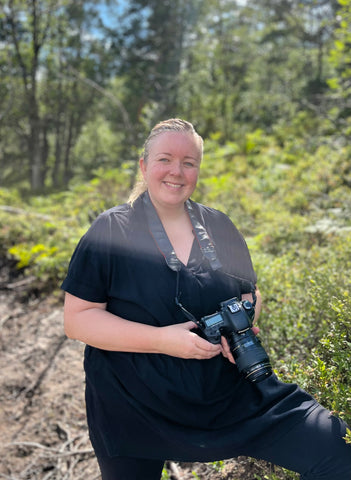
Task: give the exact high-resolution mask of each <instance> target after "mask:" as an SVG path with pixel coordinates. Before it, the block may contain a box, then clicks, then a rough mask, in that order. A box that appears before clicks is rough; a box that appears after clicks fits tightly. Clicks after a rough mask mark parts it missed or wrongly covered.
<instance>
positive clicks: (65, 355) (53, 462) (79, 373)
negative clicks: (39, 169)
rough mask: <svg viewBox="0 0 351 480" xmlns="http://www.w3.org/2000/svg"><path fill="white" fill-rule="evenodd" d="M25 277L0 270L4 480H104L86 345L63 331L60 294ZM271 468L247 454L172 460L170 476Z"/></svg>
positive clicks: (216, 477) (255, 474)
mask: <svg viewBox="0 0 351 480" xmlns="http://www.w3.org/2000/svg"><path fill="white" fill-rule="evenodd" d="M27 282H28V280H26V279H21V278H15V279H11V276H10V275H8V274H6V275H5V274H4V273H2V275H1V281H0V334H1V337H0V370H1V379H0V382H1V383H0V438H1V444H0V459H1V465H0V478H2V479H8V480H23V479H30V480H80V479H84V480H95V479H99V478H100V475H99V470H98V467H97V463H96V460H95V458H94V455H93V452H92V448H91V445H90V442H89V438H88V433H87V427H86V418H85V406H84V374H83V366H82V356H83V348H84V346H83V345H82V344H81V343H79V342H76V341H72V340H69V339H67V338H66V337H65V335H64V332H63V318H62V297H61V296H57V294H56V295H51V296H49V297H48V298H41V299H38V298H37V295H35V294H33V293H32V294H28V283H27ZM272 468H274V467H272V466H270V465H267V464H265V463H264V462H253V461H252V460H250V459H246V458H244V457H243V458H241V457H240V458H238V459H236V460H231V461H225V462H223V464H221V465H214V464H201V463H194V464H177V463H173V462H167V464H166V469H167V470H166V472H165V475H164V477H165V478H168V479H173V480H177V479H182V480H188V479H200V480H209V479H211V480H220V479H221V480H224V479H226V480H251V479H252V480H260V479H263V478H267V477H264V475H265V474H266V473H267V472H268V471H269V470H271V469H272ZM275 478H278V477H275ZM279 478H284V477H279ZM145 480H147V479H145Z"/></svg>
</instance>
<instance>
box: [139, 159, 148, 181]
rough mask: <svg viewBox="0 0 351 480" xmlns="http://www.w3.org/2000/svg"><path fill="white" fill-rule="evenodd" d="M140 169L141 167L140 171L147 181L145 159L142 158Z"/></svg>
mask: <svg viewBox="0 0 351 480" xmlns="http://www.w3.org/2000/svg"><path fill="white" fill-rule="evenodd" d="M139 167H140V171H141V173H142V175H143V178H144V180H145V176H146V162H145V160H144V158H143V157H141V158H140V159H139Z"/></svg>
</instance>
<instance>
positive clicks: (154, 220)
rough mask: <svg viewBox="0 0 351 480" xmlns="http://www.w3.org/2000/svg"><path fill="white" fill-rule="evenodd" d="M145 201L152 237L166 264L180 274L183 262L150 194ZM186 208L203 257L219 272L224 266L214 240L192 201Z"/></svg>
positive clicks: (147, 194) (145, 195) (144, 197)
mask: <svg viewBox="0 0 351 480" xmlns="http://www.w3.org/2000/svg"><path fill="white" fill-rule="evenodd" d="M143 201H144V205H145V210H146V216H147V221H148V225H149V230H150V232H151V235H152V236H153V238H154V240H155V242H156V244H157V246H158V248H159V250H160V251H161V252H162V254H163V256H164V257H165V260H166V263H167V265H168V266H169V268H170V269H171V270H173V271H175V272H178V271H179V270H180V269H181V262H180V260H179V259H178V257H177V255H176V253H175V251H174V249H173V247H172V244H171V242H170V241H169V238H168V237H167V233H166V232H165V229H164V228H163V225H162V222H161V220H160V219H159V216H158V215H157V212H156V210H155V207H154V206H153V204H152V202H151V200H150V196H149V193H148V192H145V194H144V196H143ZM185 206H186V209H187V212H188V214H189V218H190V221H191V224H192V226H193V231H194V233H195V237H196V239H197V241H198V243H199V246H200V249H201V252H202V255H203V256H204V257H205V258H206V259H207V260H208V261H209V264H210V265H211V268H212V270H218V269H219V268H221V266H222V264H221V262H220V261H219V259H218V258H217V254H216V249H215V246H214V244H213V242H212V240H211V239H210V237H209V235H208V233H207V231H206V229H205V227H204V226H203V225H202V224H201V223H200V221H199V220H198V219H197V217H196V215H195V212H194V209H193V206H192V204H191V202H190V200H187V202H186V203H185Z"/></svg>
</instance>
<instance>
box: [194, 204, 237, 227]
mask: <svg viewBox="0 0 351 480" xmlns="http://www.w3.org/2000/svg"><path fill="white" fill-rule="evenodd" d="M191 205H192V207H193V209H194V210H195V211H196V213H197V214H198V215H199V216H200V217H201V218H202V220H203V221H204V223H205V224H206V223H214V224H217V225H219V226H223V227H225V226H226V225H227V226H228V227H230V228H232V227H234V224H233V222H232V220H231V219H230V218H229V216H228V215H227V214H226V213H224V212H222V211H221V210H218V209H216V208H213V207H209V206H208V205H204V204H202V203H198V202H194V201H191Z"/></svg>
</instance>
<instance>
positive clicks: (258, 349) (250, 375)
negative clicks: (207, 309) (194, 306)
mask: <svg viewBox="0 0 351 480" xmlns="http://www.w3.org/2000/svg"><path fill="white" fill-rule="evenodd" d="M254 316H255V308H254V306H253V305H252V303H251V302H250V301H249V300H242V301H241V300H238V298H236V297H234V298H231V299H229V300H226V301H224V302H221V303H220V309H219V311H218V312H216V313H214V314H212V315H207V316H205V317H202V318H201V320H199V321H198V327H199V328H200V331H201V332H202V335H203V336H204V337H205V338H206V340H208V341H209V342H211V343H214V344H216V343H221V336H224V337H225V338H226V339H227V341H228V344H229V348H230V351H231V353H232V355H233V357H234V360H235V364H236V366H237V367H238V370H239V372H240V373H241V374H242V375H243V376H244V377H245V378H246V379H247V380H249V381H251V382H256V383H257V382H260V381H262V380H264V379H265V378H267V377H268V376H269V375H271V373H272V367H271V364H270V361H269V357H268V355H267V353H266V351H265V350H264V348H263V347H262V345H261V342H260V340H259V338H257V336H256V335H255V334H254V333H253V331H252V329H251V327H252V322H253V319H254Z"/></svg>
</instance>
